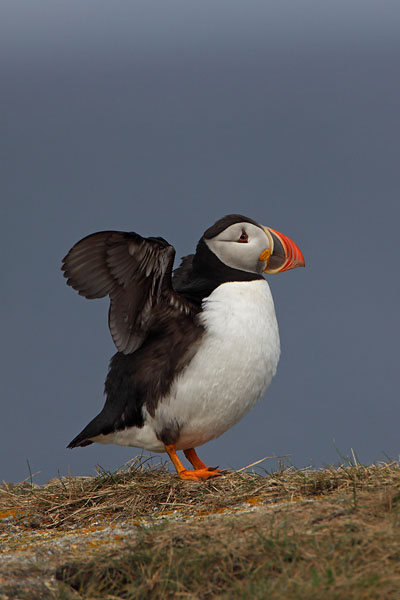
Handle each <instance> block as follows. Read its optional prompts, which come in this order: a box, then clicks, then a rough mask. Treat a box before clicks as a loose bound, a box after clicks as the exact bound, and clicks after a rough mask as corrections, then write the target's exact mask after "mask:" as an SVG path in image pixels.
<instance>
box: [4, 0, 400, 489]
mask: <svg viewBox="0 0 400 600" xmlns="http://www.w3.org/2000/svg"><path fill="white" fill-rule="evenodd" d="M0 13H1V14H0V68H1V94H0V97H1V98H0V101H1V114H0V116H1V121H2V125H1V140H0V144H1V147H2V158H1V172H2V184H1V185H2V193H1V198H2V205H3V207H4V211H3V215H2V218H1V228H2V233H1V240H2V253H1V261H2V266H1V278H2V310H1V317H2V329H1V330H2V338H1V350H2V358H1V367H2V376H1V384H2V409H1V437H0V444H1V452H0V479H1V478H3V479H5V480H14V481H17V480H21V479H23V478H25V477H26V476H27V475H28V467H27V462H26V461H27V459H28V460H29V463H30V466H31V469H32V471H33V472H36V471H40V472H41V473H40V475H38V476H37V478H36V481H38V482H39V483H40V482H43V481H46V480H47V479H49V478H50V477H54V476H57V473H58V472H59V473H61V474H67V473H68V470H69V469H70V472H71V473H72V474H90V473H94V467H95V465H96V463H100V464H101V465H102V466H103V467H104V468H114V467H117V466H119V465H121V464H122V463H123V462H125V461H126V460H128V459H129V458H130V457H131V456H133V455H135V454H137V453H138V452H139V451H136V450H135V449H129V448H119V447H112V446H100V445H93V446H91V447H89V448H84V449H78V450H74V451H71V450H66V449H65V446H66V444H67V443H68V442H69V441H70V440H71V439H72V437H74V436H75V435H76V434H77V433H78V432H79V431H80V429H81V428H82V427H83V426H84V425H86V423H87V422H88V421H89V420H90V419H91V418H92V417H93V416H94V415H95V414H96V413H97V412H98V410H100V408H101V407H102V404H103V397H102V393H103V381H104V377H105V374H106V370H107V364H108V360H109V357H110V356H111V355H112V354H113V352H114V347H113V344H112V342H111V339H110V335H109V332H108V328H107V302H106V301H92V302H89V301H86V300H83V299H82V298H80V297H79V296H78V295H77V294H76V293H75V292H74V291H72V290H71V289H70V288H67V286H66V285H65V280H64V279H63V277H62V275H61V273H60V271H59V268H60V261H61V258H62V257H63V255H64V254H65V253H66V252H67V251H68V249H69V248H70V247H71V246H72V245H73V244H74V243H75V242H76V241H77V240H79V239H80V238H81V237H83V236H85V235H87V234H88V233H91V232H94V231H97V230H102V229H122V230H134V231H137V232H139V233H141V234H143V235H162V236H164V237H165V238H167V239H168V240H169V241H170V242H171V243H172V244H174V245H175V247H176V249H177V256H178V257H179V256H182V255H184V254H187V253H189V252H191V251H192V250H193V248H194V245H195V242H196V241H197V239H198V238H199V237H200V235H201V234H202V232H203V231H204V230H205V229H206V228H207V227H208V226H209V225H211V224H212V223H213V222H214V221H215V220H216V219H217V218H219V217H221V216H223V215H224V214H226V213H231V212H241V213H244V214H246V215H248V216H250V217H252V218H254V219H257V220H258V221H259V222H261V223H263V224H265V225H270V226H271V227H273V228H275V229H278V230H280V231H282V232H284V233H285V234H287V235H289V236H290V237H292V238H293V239H294V240H295V241H296V242H298V244H299V246H300V247H301V248H302V250H303V252H304V255H305V257H306V261H307V268H306V269H305V270H303V269H298V270H296V271H291V272H288V273H284V274H282V275H277V276H272V277H270V278H269V282H270V285H271V288H272V291H273V294H274V298H275V304H276V310H277V314H278V320H279V323H280V330H281V338H282V358H281V363H280V366H279V370H278V375H277V377H276V379H275V380H274V382H273V384H272V386H271V388H270V389H269V391H268V393H267V395H266V397H265V398H264V399H263V400H262V402H261V403H260V404H259V405H258V406H257V407H256V408H255V409H254V410H253V411H252V413H251V414H249V415H248V416H247V417H246V418H245V419H244V420H243V421H242V422H241V423H240V424H239V425H237V426H236V427H234V428H233V429H231V430H230V431H229V432H227V433H226V434H225V435H224V436H222V438H220V439H219V440H216V441H214V442H211V443H209V444H207V445H206V446H204V447H203V448H202V449H201V450H200V456H201V457H202V458H203V460H205V461H206V462H208V463H210V464H212V465H214V464H219V465H222V466H224V467H229V466H232V467H242V466H245V465H246V464H248V463H250V462H252V461H255V460H257V459H259V458H262V457H263V456H265V455H272V454H277V455H279V454H287V453H291V454H292V459H291V460H292V461H293V462H294V464H295V465H296V466H299V467H302V466H306V465H309V464H315V465H323V464H325V463H332V462H338V461H340V458H339V456H338V453H337V451H336V448H335V446H336V447H337V448H338V449H339V450H340V452H342V453H343V454H346V455H347V454H349V453H350V448H354V450H355V451H356V452H357V454H358V457H359V458H360V460H362V461H363V462H371V461H373V460H379V459H382V458H384V454H383V453H384V452H385V453H387V454H388V455H390V456H393V457H395V458H397V457H398V454H399V416H400V410H399V393H398V381H399V347H398V335H399V327H398V325H399V320H398V312H399V268H398V264H399V259H398V254H399V241H398V237H399V236H398V230H399V216H400V208H399V187H400V186H399V184H400V166H399V140H400V120H399V106H400V83H399V61H400V36H399V31H400V3H399V2H398V1H397V0H394V1H385V0H379V1H376V2H373V1H371V0H362V1H361V0H360V1H354V0H353V1H351V0H334V1H326V2H321V1H320V0H296V1H295V0H292V1H285V0H280V1H279V2H272V1H267V0H263V1H256V0H246V1H242V0H240V1H239V0H237V1H235V0H212V1H211V0H202V1H201V2H194V1H192V0H166V1H161V0H159V1H154V0H143V1H133V0H132V1H131V2H128V1H119V0H114V1H113V2H109V1H108V0H69V1H68V2H66V1H64V2H61V1H60V2H54V0H37V1H36V2H32V1H31V0H19V1H18V2H15V1H14V0H3V2H2V5H1V9H0Z"/></svg>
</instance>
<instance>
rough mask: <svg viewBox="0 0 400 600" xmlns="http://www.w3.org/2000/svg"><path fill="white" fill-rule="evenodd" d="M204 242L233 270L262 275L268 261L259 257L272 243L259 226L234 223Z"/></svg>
mask: <svg viewBox="0 0 400 600" xmlns="http://www.w3.org/2000/svg"><path fill="white" fill-rule="evenodd" d="M204 241H205V243H206V244H207V246H208V247H209V249H210V250H211V251H212V252H213V253H214V254H215V255H216V256H217V257H218V258H219V260H220V261H221V262H223V263H224V264H225V265H227V266H228V267H231V268H232V269H239V270H240V271H246V272H247V273H257V274H262V273H263V271H264V269H265V267H266V261H262V260H259V257H260V255H261V253H262V252H264V251H265V250H267V249H270V241H269V239H268V236H267V234H266V233H265V231H264V230H263V229H262V228H261V227H257V225H253V224H252V223H246V222H244V223H234V224H233V225H230V226H229V227H227V228H226V229H224V231H221V233H219V234H218V235H216V236H215V237H213V238H211V239H209V240H207V239H205V240H204Z"/></svg>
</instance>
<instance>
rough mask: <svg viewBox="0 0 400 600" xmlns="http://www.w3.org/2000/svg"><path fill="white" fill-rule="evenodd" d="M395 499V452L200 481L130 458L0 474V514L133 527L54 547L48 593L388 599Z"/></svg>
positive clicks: (399, 559) (399, 586) (21, 519)
mask: <svg viewBox="0 0 400 600" xmlns="http://www.w3.org/2000/svg"><path fill="white" fill-rule="evenodd" d="M399 500H400V468H399V465H398V464H397V463H391V464H379V465H371V466H368V467H367V466H363V465H359V464H356V465H353V466H344V465H343V466H341V467H338V468H333V467H332V468H326V469H322V470H311V469H305V470H295V469H293V468H288V469H282V470H280V471H278V472H276V473H272V474H264V475H260V474H254V473H232V474H230V475H228V476H226V477H224V478H220V479H215V480H210V481H208V482H201V483H198V482H183V481H180V480H179V479H177V477H176V476H175V475H171V474H170V473H168V472H167V471H166V469H165V468H163V467H162V466H161V467H158V468H151V467H148V466H147V465H146V464H145V463H143V462H141V461H140V460H135V461H132V463H131V464H129V465H128V466H126V467H125V468H123V469H121V470H119V471H118V472H116V473H106V472H100V473H99V474H98V476H97V477H93V478H63V479H61V480H55V481H51V482H49V483H48V484H46V485H45V486H43V487H37V486H35V485H33V484H32V483H30V482H24V483H22V484H17V485H11V484H3V486H2V487H1V488H0V519H1V517H2V515H3V517H5V518H7V515H12V516H13V519H14V521H13V526H14V527H15V526H17V525H18V523H20V524H21V527H22V526H23V527H24V528H25V529H26V530H29V529H35V530H36V531H40V532H43V535H44V533H45V532H46V531H47V532H49V531H50V532H52V531H53V532H54V531H56V532H58V533H62V532H63V531H66V530H67V529H71V528H73V529H74V531H80V530H81V529H82V528H84V527H88V526H89V525H90V524H93V523H97V524H98V523H107V524H118V523H124V524H126V523H129V524H130V526H131V527H133V528H134V530H135V534H134V535H133V534H131V533H130V535H129V536H128V537H125V538H124V539H121V541H120V543H119V544H118V545H117V546H115V545H114V546H112V547H109V549H108V550H107V552H106V551H105V547H104V545H103V546H102V547H101V546H100V547H99V545H93V548H92V550H91V551H89V550H88V549H87V548H86V549H85V552H83V551H82V552H81V553H80V558H79V560H77V558H76V555H74V556H72V555H71V554H68V553H67V552H66V553H65V555H62V554H61V555H57V556H55V557H54V561H53V563H51V561H50V563H48V564H47V565H46V572H47V573H49V572H50V571H51V573H52V577H53V580H54V574H55V573H56V572H57V579H58V581H63V582H64V584H68V585H62V584H54V585H53V587H52V591H51V594H52V595H51V596H49V598H50V597H51V598H59V599H61V598H65V599H67V598H79V597H80V598H110V599H111V598H127V599H131V598H132V599H133V598H135V599H136V598H138V599H147V598H149V599H150V598H151V599H153V598H166V599H169V598H171V599H172V598H191V599H192V598H193V599H195V598H199V599H200V598H221V599H225V598H226V599H228V598H243V599H244V598H266V597H268V598H271V599H275V598H276V599H278V598H279V599H280V598H283V597H284V598H287V599H288V600H291V599H293V600H294V599H298V598H299V599H315V600H317V599H320V598H326V599H328V600H330V599H337V600H342V599H343V598H346V600H347V599H348V600H353V599H354V600H355V599H359V598H360V599H367V598H374V599H375V598H376V599H377V598H382V599H388V600H389V599H390V600H391V599H393V600H394V599H398V598H399V597H400V545H399V542H400V528H399V526H400V521H399V518H398V517H399V515H398V503H399ZM244 509H246V510H247V511H248V512H246V510H244ZM250 509H253V512H249V511H250ZM163 515H164V517H166V518H164V520H163V521H161V520H157V518H158V517H160V516H163ZM130 531H131V530H130ZM36 568H38V567H37V565H36ZM39 570H40V568H39ZM43 572H44V571H43ZM0 578H1V572H0ZM50 587H51V586H50ZM21 597H23V596H21ZM27 597H29V596H27ZM0 598H1V589H0Z"/></svg>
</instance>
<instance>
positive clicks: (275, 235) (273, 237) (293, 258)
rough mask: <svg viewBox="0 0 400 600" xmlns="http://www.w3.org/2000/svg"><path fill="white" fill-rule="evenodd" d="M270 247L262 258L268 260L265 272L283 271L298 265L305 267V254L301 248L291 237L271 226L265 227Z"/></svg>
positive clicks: (263, 253)
mask: <svg viewBox="0 0 400 600" xmlns="http://www.w3.org/2000/svg"><path fill="white" fill-rule="evenodd" d="M263 229H264V231H265V233H266V235H267V237H268V240H269V243H270V247H269V250H268V251H264V252H262V254H261V255H260V260H266V261H267V265H266V267H265V269H264V273H282V271H288V270H289V269H295V268H296V267H305V264H306V263H305V261H304V256H303V254H302V252H301V250H300V248H299V247H298V246H297V244H295V243H294V242H293V241H292V240H291V239H290V238H288V237H287V236H286V235H283V233H279V231H275V229H271V227H263Z"/></svg>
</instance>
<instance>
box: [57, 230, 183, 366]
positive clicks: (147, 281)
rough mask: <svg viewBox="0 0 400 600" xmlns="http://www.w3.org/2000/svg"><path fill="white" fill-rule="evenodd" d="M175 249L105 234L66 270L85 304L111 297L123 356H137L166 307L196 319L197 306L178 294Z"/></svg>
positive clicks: (84, 245)
mask: <svg viewBox="0 0 400 600" xmlns="http://www.w3.org/2000/svg"><path fill="white" fill-rule="evenodd" d="M174 257H175V249H174V247H173V246H171V245H170V244H168V242H167V241H165V240H164V239H163V238H153V237H149V238H143V237H141V236H140V235H138V234H137V233H126V232H123V231H101V232H99V233H93V234H92V235H89V236H87V237H85V238H83V240H81V241H80V242H78V243H77V244H75V246H73V247H72V248H71V250H70V251H69V252H68V254H67V255H66V257H65V258H64V259H63V266H62V270H63V271H64V277H66V278H67V283H68V285H70V286H72V287H73V288H74V289H75V290H77V291H78V292H79V294H80V295H81V296H85V298H90V299H91V298H103V297H104V296H109V297H110V310H109V315H108V323H109V327H110V332H111V335H112V338H113V340H114V343H115V345H116V347H117V348H118V350H119V351H120V352H123V353H124V354H130V353H132V352H134V351H135V350H136V349H137V348H138V347H139V346H140V345H141V344H142V343H143V340H144V339H145V337H146V335H147V332H148V330H149V328H150V327H151V324H152V322H153V321H154V312H155V308H156V307H158V306H159V305H160V304H162V303H163V304H165V305H166V307H170V308H173V309H174V310H178V311H182V312H185V313H187V314H188V313H190V312H192V310H193V306H192V304H191V303H190V302H188V301H187V300H185V298H184V297H183V296H181V295H180V294H179V293H178V292H175V291H174V290H173V289H172V284H171V272H172V265H173V262H174Z"/></svg>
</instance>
